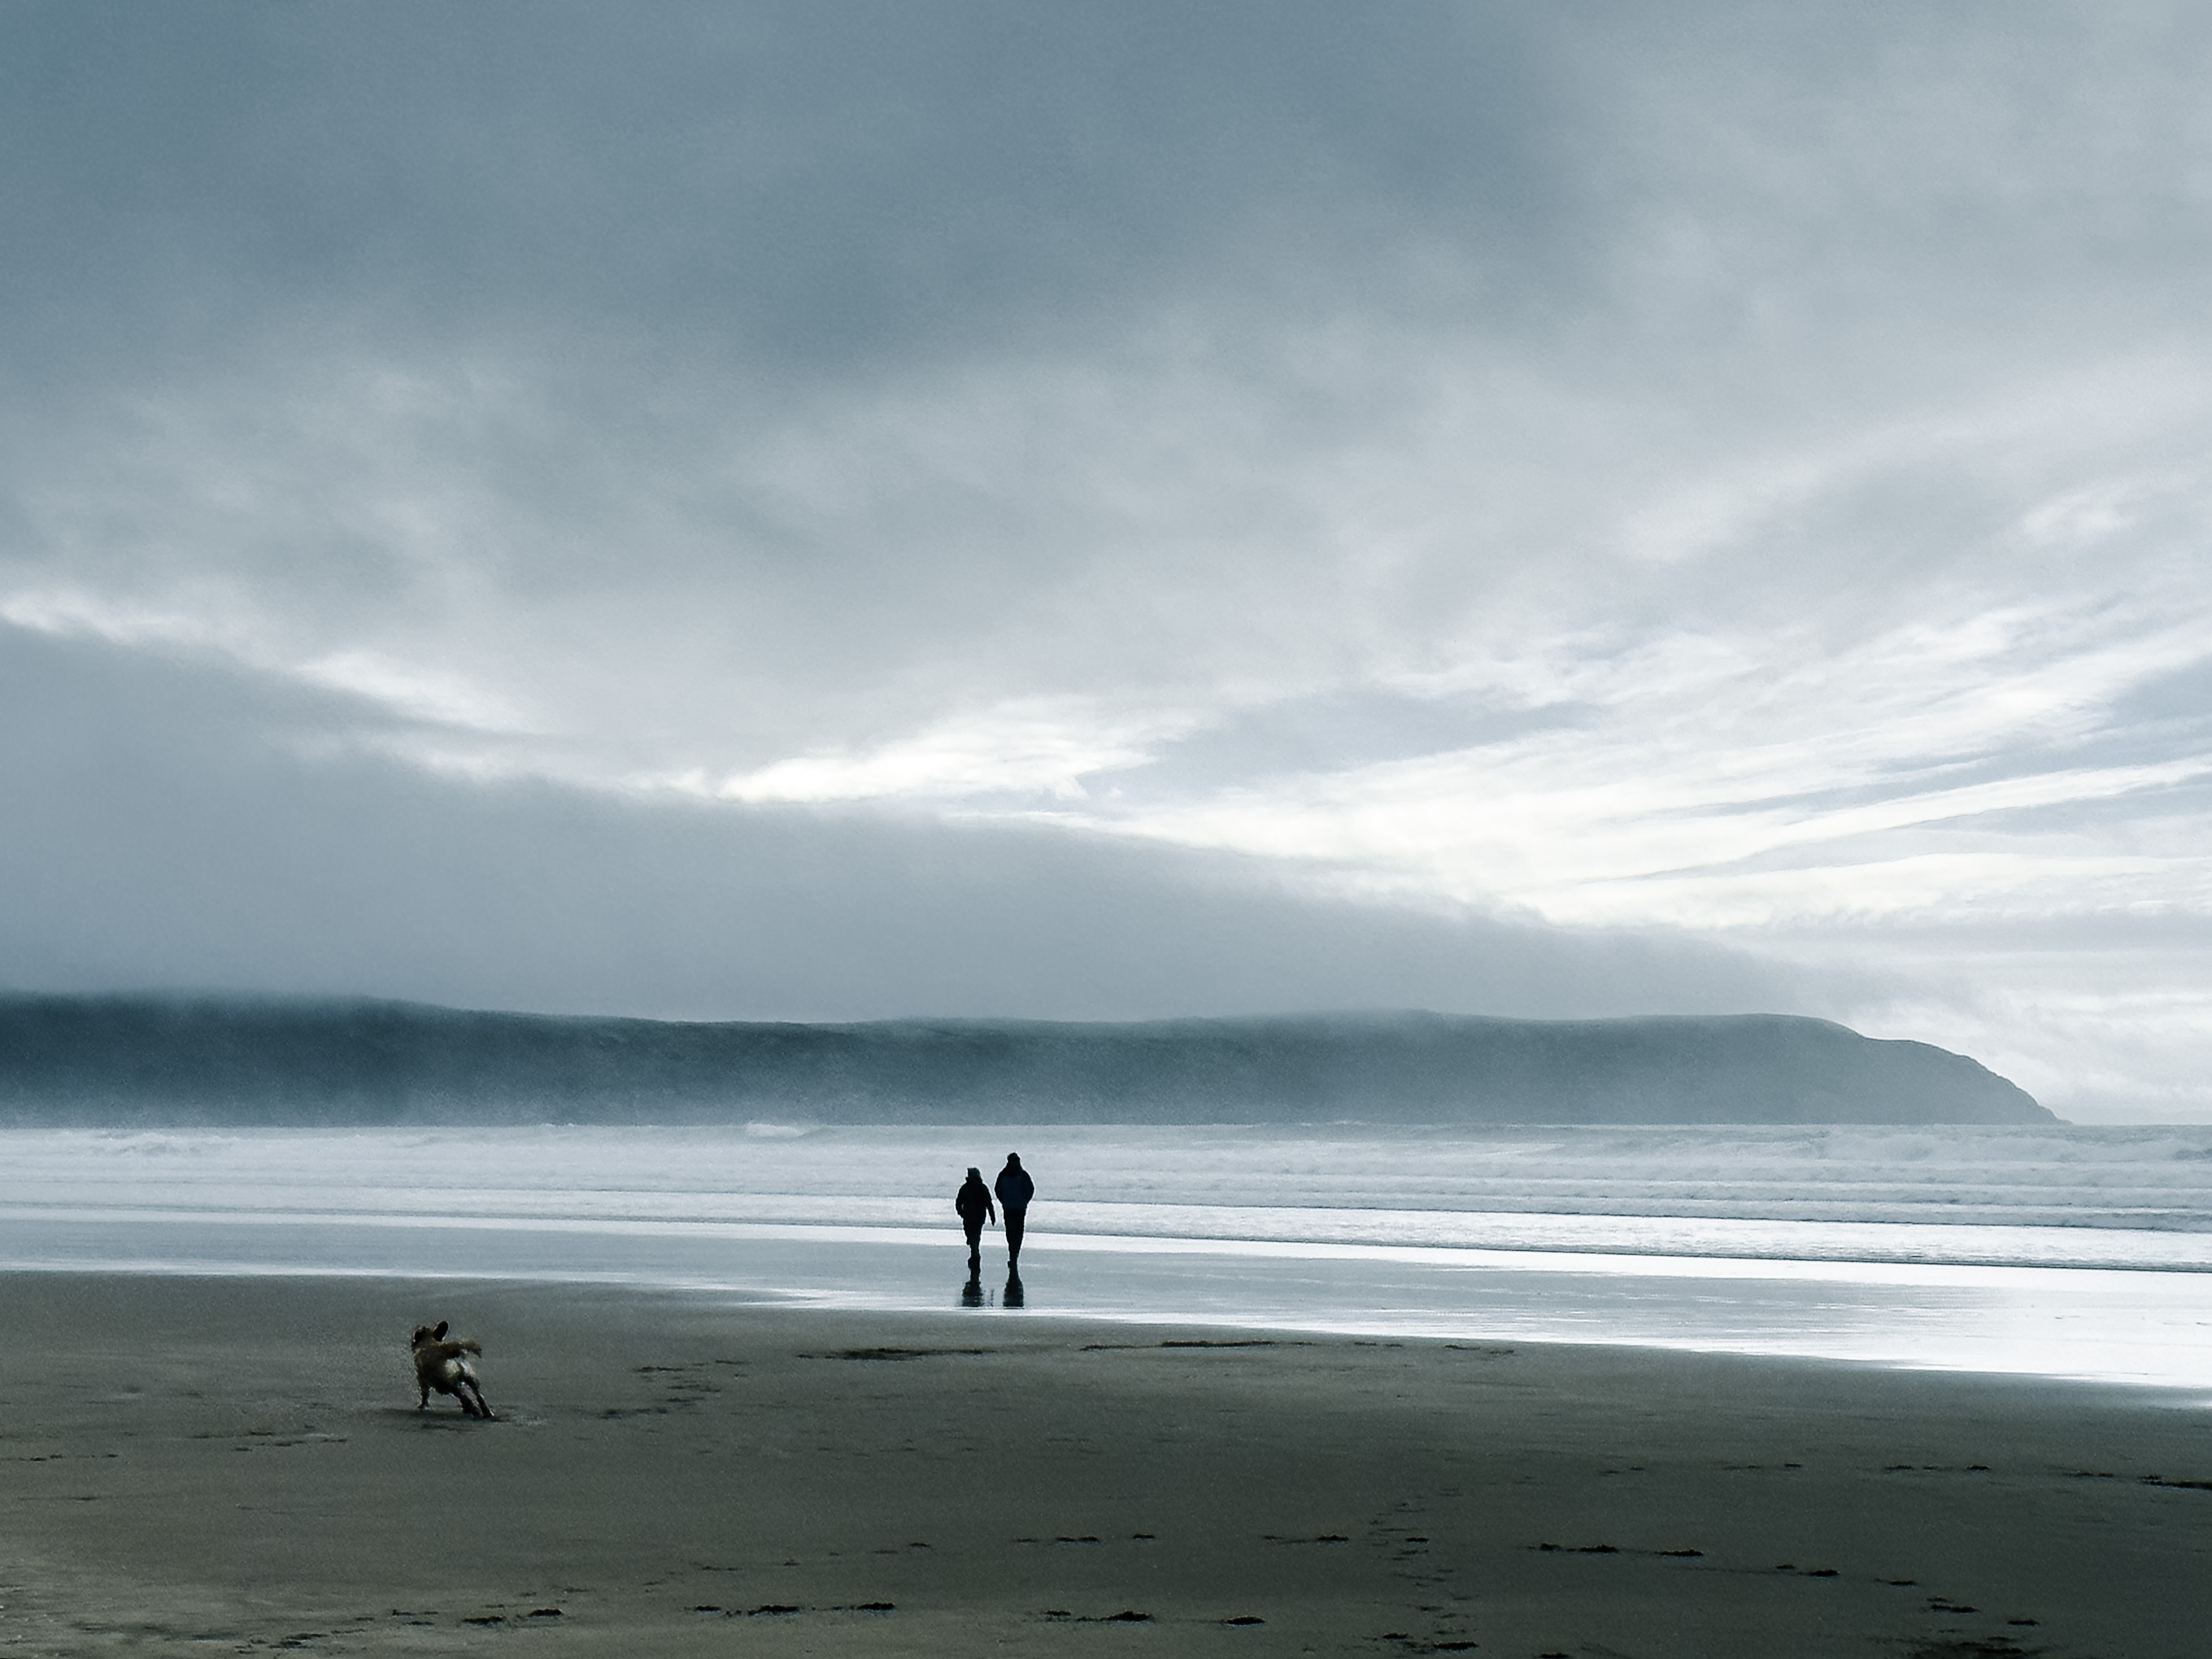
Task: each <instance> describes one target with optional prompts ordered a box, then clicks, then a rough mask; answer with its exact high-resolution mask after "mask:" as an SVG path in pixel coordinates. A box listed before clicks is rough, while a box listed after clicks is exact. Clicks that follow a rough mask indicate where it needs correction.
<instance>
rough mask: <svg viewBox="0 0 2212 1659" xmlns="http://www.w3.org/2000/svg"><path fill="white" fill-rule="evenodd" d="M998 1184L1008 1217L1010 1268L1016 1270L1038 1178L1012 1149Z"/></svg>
mask: <svg viewBox="0 0 2212 1659" xmlns="http://www.w3.org/2000/svg"><path fill="white" fill-rule="evenodd" d="M994 1186H995V1187H996V1188H997V1189H998V1194H999V1208H1000V1211H1001V1212H1004V1214H1005V1216H1006V1271H1007V1272H1009V1273H1012V1271H1013V1269H1014V1266H1015V1264H1016V1263H1017V1262H1018V1261H1021V1259H1022V1226H1023V1224H1024V1222H1025V1221H1027V1219H1028V1218H1029V1212H1030V1199H1032V1198H1034V1197H1036V1182H1034V1181H1031V1180H1030V1172H1029V1171H1028V1170H1024V1168H1022V1159H1021V1154H1020V1153H1018V1152H1008V1153H1007V1154H1006V1168H1005V1169H1003V1170H1000V1171H999V1179H998V1180H997V1182H994Z"/></svg>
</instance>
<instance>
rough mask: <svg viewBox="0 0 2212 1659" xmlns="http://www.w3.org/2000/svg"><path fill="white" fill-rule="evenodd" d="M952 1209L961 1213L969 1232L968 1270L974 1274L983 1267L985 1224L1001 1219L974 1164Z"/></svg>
mask: <svg viewBox="0 0 2212 1659" xmlns="http://www.w3.org/2000/svg"><path fill="white" fill-rule="evenodd" d="M952 1207H953V1208H954V1209H955V1210H957V1211H958V1212H959V1213H960V1225H961V1226H963V1228H965V1229H966V1230H967V1232H968V1270H969V1272H970V1273H973V1272H975V1269H976V1268H978V1267H981V1266H982V1265H983V1224H984V1223H985V1222H986V1221H996V1220H997V1219H998V1218H999V1217H998V1212H996V1211H994V1209H992V1207H991V1189H990V1188H988V1187H986V1186H985V1185H984V1184H983V1172H982V1171H981V1170H979V1169H976V1168H975V1166H974V1165H973V1164H970V1165H969V1169H968V1179H967V1180H965V1181H963V1182H961V1183H960V1190H959V1191H958V1192H957V1193H955V1194H953V1195H952Z"/></svg>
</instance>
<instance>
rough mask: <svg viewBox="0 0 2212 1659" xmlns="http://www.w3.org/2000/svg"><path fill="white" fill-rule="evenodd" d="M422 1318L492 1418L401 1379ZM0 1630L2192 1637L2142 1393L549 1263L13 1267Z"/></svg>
mask: <svg viewBox="0 0 2212 1659" xmlns="http://www.w3.org/2000/svg"><path fill="white" fill-rule="evenodd" d="M437 1318H446V1319H450V1320H451V1321H453V1324H454V1327H455V1328H456V1330H457V1332H459V1333H462V1334H470V1335H473V1336H476V1337H478V1338H480V1339H481V1340H483V1343H484V1346H485V1350H486V1352H485V1358H484V1376H485V1382H486V1386H487V1391H488V1392H489V1395H490V1398H491V1401H492V1403H493V1405H494V1406H495V1407H496V1408H497V1409H498V1410H499V1411H500V1412H501V1418H502V1420H501V1421H499V1422H497V1423H494V1424H489V1425H478V1424H475V1423H470V1422H465V1421H464V1420H463V1419H461V1418H460V1417H459V1413H458V1412H457V1411H456V1410H455V1409H454V1407H453V1406H452V1405H451V1403H450V1402H443V1401H441V1402H439V1403H438V1404H436V1405H434V1407H433V1408H432V1410H431V1411H430V1412H429V1413H416V1411H415V1410H414V1409H413V1408H412V1407H413V1392H412V1389H411V1386H410V1380H409V1367H408V1362H407V1358H406V1354H405V1352H404V1340H405V1336H406V1334H407V1331H408V1329H409V1328H410V1327H411V1326H413V1325H414V1324H416V1323H417V1322H423V1321H426V1320H435V1319H437ZM0 1322H4V1328H6V1330H7V1331H8V1333H9V1340H8V1341H7V1343H6V1344H5V1345H4V1348H0V1402H3V1403H4V1409H5V1418H4V1424H0V1469H4V1471H5V1478H4V1480H0V1548H4V1551H5V1557H4V1566H0V1575H4V1577H0V1583H4V1587H5V1588H4V1593H0V1601H4V1603H5V1607H4V1608H0V1647H12V1648H14V1649H15V1650H20V1651H24V1652H37V1653H64V1654H76V1653H86V1654H92V1653H106V1652H125V1651H130V1652H140V1653H145V1652H155V1653H161V1652H172V1651H173V1652H179V1653H182V1652H197V1653H207V1652H222V1651H228V1650H258V1649H265V1648H269V1647H272V1646H289V1647H294V1648H297V1649H300V1650H309V1651H316V1652H324V1653H333V1654H344V1653H386V1652H389V1653H446V1652H476V1651H483V1650H489V1649H490V1648H491V1647H493V1646H495V1645H501V1646H502V1649H503V1650H508V1651H515V1652H522V1651H526V1650H527V1651H538V1652H542V1653H544V1654H546V1655H548V1656H552V1655H556V1654H562V1653H576V1654H612V1653H620V1652H641V1651H650V1652H655V1653H669V1654H683V1653H691V1652H697V1653H718V1654H719V1653H726V1652H730V1651H744V1652H757V1653H763V1654H769V1655H775V1654H784V1653H790V1654H811V1653H820V1654H833V1653H834V1654H876V1653H880V1654H901V1653H915V1654H922V1653H935V1654H941V1653H949V1652H961V1653H965V1652H977V1651H987V1650H998V1649H1002V1650H1007V1651H1018V1652H1022V1653H1035V1654H1052V1653H1060V1652H1070V1653H1082V1654H1094V1653H1099V1654H1105V1653H1111V1654H1116V1655H1118V1654H1122V1653H1127V1654H1131V1655H1135V1654H1144V1655H1164V1654H1177V1655H1180V1654H1193V1655H1196V1654H1207V1655H1212V1654H1218V1653H1240V1654H1241V1653H1250V1654H1254V1655H1262V1654H1266V1655H1273V1654H1295V1653H1304V1652H1316V1653H1413V1652H1437V1651H1445V1652H1457V1651H1472V1652H1480V1653H1485V1654H1504V1655H1515V1656H1536V1655H1542V1654H1565V1655H1572V1656H1576V1659H1585V1656H1588V1659H1606V1656H1617V1655H1628V1656H1635V1659H1660V1656H1668V1659H1672V1656H1680V1659H1721V1656H1735V1655H1742V1656H1747V1659H1748V1656H1759V1659H1765V1656H1771V1655H1778V1654H1790V1655H1793V1656H1820V1655H1831V1654H1832V1655H1838V1656H1841V1655H1856V1656H1869V1655H1876V1654H1891V1655H1899V1654H1902V1655H1907V1656H1915V1655H1950V1656H1960V1659H1967V1656H1987V1655H1992V1654H2005V1653H2010V1652H2015V1651H2018V1652H2022V1653H2029V1652H2040V1653H2044V1654H2046V1655H2049V1656H2052V1659H2065V1656H2083V1659H2087V1656H2098V1659H2133V1656H2174V1659H2181V1656H2185V1655H2195V1654H2197V1653H2200V1652H2202V1651H2203V1641H2204V1638H2203V1632H2205V1631H2206V1630H2207V1629H2208V1628H2212V1572H2208V1571H2207V1568H2208V1566H2212V1559H2208V1558H2212V1413H2206V1412H2205V1411H2203V1410H2202V1409H2200V1408H2199V1407H2197V1405H2196V1404H2195V1403H2194V1402H2193V1401H2185V1400H2180V1399H2178V1398H2176V1397H2175V1396H2173V1395H2166V1394H2160V1393H2155V1392H2151V1391H2135V1392H2125V1391H2120V1390H2113V1389H2097V1388H2091V1387H2087V1386H2075V1385H2065V1384H2052V1383H2035V1382H2027V1381H2015V1380H1992V1379H1984V1378H1977V1377H1971V1376H1944V1375H1932V1374H1902V1373H1889V1372H1881V1371H1875V1370H1861V1369H1857V1368H1850V1367H1842V1366H1823V1365H1815V1364H1801V1363H1787V1362H1778V1361H1763V1360H1748V1359H1739V1358H1706V1357H1700V1356H1696V1355H1686V1354H1677V1353H1661V1352H1635V1351H1622V1350H1607V1349H1595V1348H1580V1347H1566V1346H1538V1345H1528V1344H1516V1345H1513V1346H1506V1345H1504V1344H1488V1343H1459V1344H1447V1343H1421V1342H1407V1343H1405V1344H1402V1345H1401V1344H1396V1343H1362V1342H1355V1341H1351V1340H1338V1339H1316V1340H1293V1339H1288V1338H1281V1337H1277V1338H1274V1339H1272V1340H1271V1339H1267V1338H1255V1339H1252V1340H1249V1342H1248V1341H1245V1340H1240V1339H1238V1338H1237V1336H1235V1335H1234V1334H1225V1333H1223V1332H1220V1331H1218V1330H1216V1331H1208V1332H1184V1331H1179V1330H1176V1329H1173V1328H1165V1327H1158V1328H1152V1327H1133V1326H1121V1325H1115V1326H1106V1325H1095V1324H1084V1323H1080V1322H1073V1321H1054V1320H1050V1319H1046V1318H1025V1317H1007V1316H992V1315H982V1316H965V1317H963V1316H957V1315H945V1316H933V1315H892V1314H873V1313H871V1314H854V1313H829V1312H820V1311H793V1310H785V1309H775V1308H763V1307H730V1306H718V1305H715V1304H713V1303H711V1302H708V1301H706V1300H704V1299H697V1298H690V1299H687V1298H684V1297H677V1296H658V1295H650V1294H643V1293H639V1292H635V1291H617V1290H610V1289H594V1288H577V1287H572V1286H541V1285H497V1284H488V1283H473V1282H467V1283H463V1282H452V1281H447V1282H442V1283H414V1284H410V1283H404V1282H394V1281H391V1280H374V1281H372V1280H349V1279H335V1280H333V1279H325V1280H302V1279H165V1278H132V1277H106V1276H100V1275H81V1274H38V1273H33V1274H20V1275H13V1276H6V1277H0Z"/></svg>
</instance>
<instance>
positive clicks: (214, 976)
mask: <svg viewBox="0 0 2212 1659" xmlns="http://www.w3.org/2000/svg"><path fill="white" fill-rule="evenodd" d="M2208 76H2212V15H2208V14H2207V13H2206V12H2205V11H2204V9H2203V8H2201V7H2197V6H2193V5H2188V4H2172V5H2164V4H2134V3H2129V0H2111V3H2100V4H2097V5H2094V6H2090V5H2045V4H2036V3H2018V0H2006V3H1973V0H1960V3H1955V4H1949V5H1945V6H1942V7H1929V6H1924V5H1918V4H1903V3H1899V4H1887V3H1881V0H1871V3H1867V4H1863V5H1858V6H1853V7H1849V8H1815V7H1783V6H1771V5H1738V4H1717V5H1703V4H1693V3H1679V4H1677V3H1662V4H1650V3H1635V4H1626V3H1624V4H1606V3H1587V4H1571V5H1546V6H1531V5H1526V4H1520V3H1512V4H1482V3H1462V4H1436V3H1422V0H1398V3H1392V4H1389V5H1381V6H1371V7H1357V6H1346V5H1344V4H1341V3H1334V0H1332V3H1313V4H1307V3H1299V0H1268V3H1265V4H1248V3H1241V0H1216V3H1211V4H1208V5H1206V6H1203V7H1192V6H1188V5H1187V4H1167V3H1158V4H1152V3H1145V0H1133V3H1117V4H1115V5H1111V6H1107V5H1093V6H1083V5H1073V4H1070V5H1061V6H1038V5H1036V4H1034V3H1011V0H1010V3H1003V4H997V3H986V4H978V3H960V0H948V3H939V4H932V5H928V6H916V5H912V4H908V3H883V4H838V3H822V0H810V3H805V4H796V3H794V4H776V5H749V4H744V3H717V4H705V5H687V4H684V3H675V0H671V3H665V4H656V5H654V6H653V7H650V8H647V9H642V10H640V9H616V8H608V7H603V6H585V5H564V4H561V3H556V0H532V3H528V4H507V3H498V0H488V3H473V4H471V5H469V6H465V7H453V6H447V5H443V4H422V3H406V0H400V3H388V4H382V5H379V6H376V7H349V6H337V5H301V4H296V3H273V0H272V3H264V4H242V3H221V0H216V3H208V4H204V5H197V6H192V7H149V6H145V5H143V4H140V3H135V0H133V3H124V4H110V3H104V0H19V3H15V4H12V5H9V6H8V7H6V8H5V9H0V145H4V154H5V156H6V165H5V167H0V222H4V223H5V224H7V225H8V226H9V234H8V238H7V245H6V251H5V252H4V254H0V307H4V314H5V315H6V316H7V318H8V319H9V323H8V326H7V328H6V329H5V331H0V709H4V710H5V711H6V714H7V718H6V719H5V720H4V721H0V778H4V779H5V787H4V790H0V892H4V893H5V895H6V901H5V903H4V905H0V987H15V988H17V989H47V990H107V989H137V988H162V989H186V990H191V989H221V990H246V991H259V992H276V993H312V994H372V995H379V996H397V997H411V998H420V999H423V1000H435V1001H443V1002H451V1003H457V1004H462V1005H465V1006H487V1007H513V1008H530V1009H538V1010H545V1011H550V1012H586V1011H590V1012H625V1013H635V1014H646V1015H659V1016H667V1017H674V1018H799V1019H845V1018H881V1017H892V1016H900V1015H963V1016H984V1015H1005V1016H1020V1017H1033V1018H1138V1017H1152V1016H1162V1015H1187V1014H1195V1015H1211V1014H1231V1013H1243V1012H1261V1011H1285V1010H1295V1009H1319V1008H1353V1007H1407V1006H1413V1007H1426V1008H1433V1009H1438V1010H1442V1011H1446V1012H1471V1013H1492V1014H1511V1015H1528V1016H1539V1017H1548V1018H1569V1017H1576V1018H1579V1017H1591V1016H1602V1015H1614V1014H1634V1013H1652V1012H1753V1011H1763V1012H1793V1013H1805V1014H1814V1015H1818V1016H1820V1017H1823V1018H1833V1019H1839V1020H1843V1021H1844V1022H1845V1023H1847V1024H1852V1025H1853V1026H1855V1027H1857V1029H1859V1030H1863V1031H1866V1032H1868V1033H1869V1034H1870V1035H1873V1036H1888V1037H1911V1038H1917V1039H1920V1040H1923V1041H1927V1042H1936V1043H1938V1044H1941V1045H1942V1046H1943V1047H1946V1048H1954V1049H1958V1050H1960V1051H1962V1052H1966V1053H1968V1054H1973V1055H1974V1056H1975V1057H1976V1058H1978V1059H1979V1060H1983V1061H1984V1063H1986V1064H1988V1065H1990V1066H1992V1067H1993V1068H1995V1069H1996V1070H1998V1071H2000V1072H2002V1073H2004V1074H2005V1075H2006V1076H2008V1077H2010V1078H2012V1079H2014V1080H2015V1081H2016V1082H2018V1083H2020V1084H2021V1085H2022V1086H2024V1087H2026V1088H2027V1089H2029V1090H2030V1091H2032V1092H2033V1093H2034V1094H2035V1095H2036V1096H2037V1097H2039V1099H2041V1100H2042V1101H2043V1102H2044V1103H2045V1104H2047V1105H2050V1106H2051V1107H2052V1108H2053V1109H2055V1110H2057V1111H2058V1112H2060V1113H2061V1114H2062V1115H2066V1116H2069V1117H2072V1118H2075V1119H2077V1120H2079V1121H2125V1120H2165V1121H2212V851H2208V849H2212V833H2208V832H2209V831H2212V561H2208V557H2207V531H2208V524H2212V378H2208V374H2207V371H2208V368H2212V315H2208V307H2207V306H2206V303H2205V295H2206V294H2207V292H2208V291H2212V101H2208V100H2206V99H2205V98H2204V97H2203V87H2204V85H2205V84H2207V82H2208Z"/></svg>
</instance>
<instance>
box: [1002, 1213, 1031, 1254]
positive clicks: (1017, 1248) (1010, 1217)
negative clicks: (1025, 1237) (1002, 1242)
mask: <svg viewBox="0 0 2212 1659" xmlns="http://www.w3.org/2000/svg"><path fill="white" fill-rule="evenodd" d="M1028 1219H1029V1212H1028V1211H1026V1210H1009V1211H1007V1212H1006V1260H1007V1261H1008V1262H1009V1263H1012V1262H1015V1261H1020V1260H1021V1259H1022V1227H1023V1225H1024V1223H1026V1222H1027V1221H1028Z"/></svg>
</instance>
